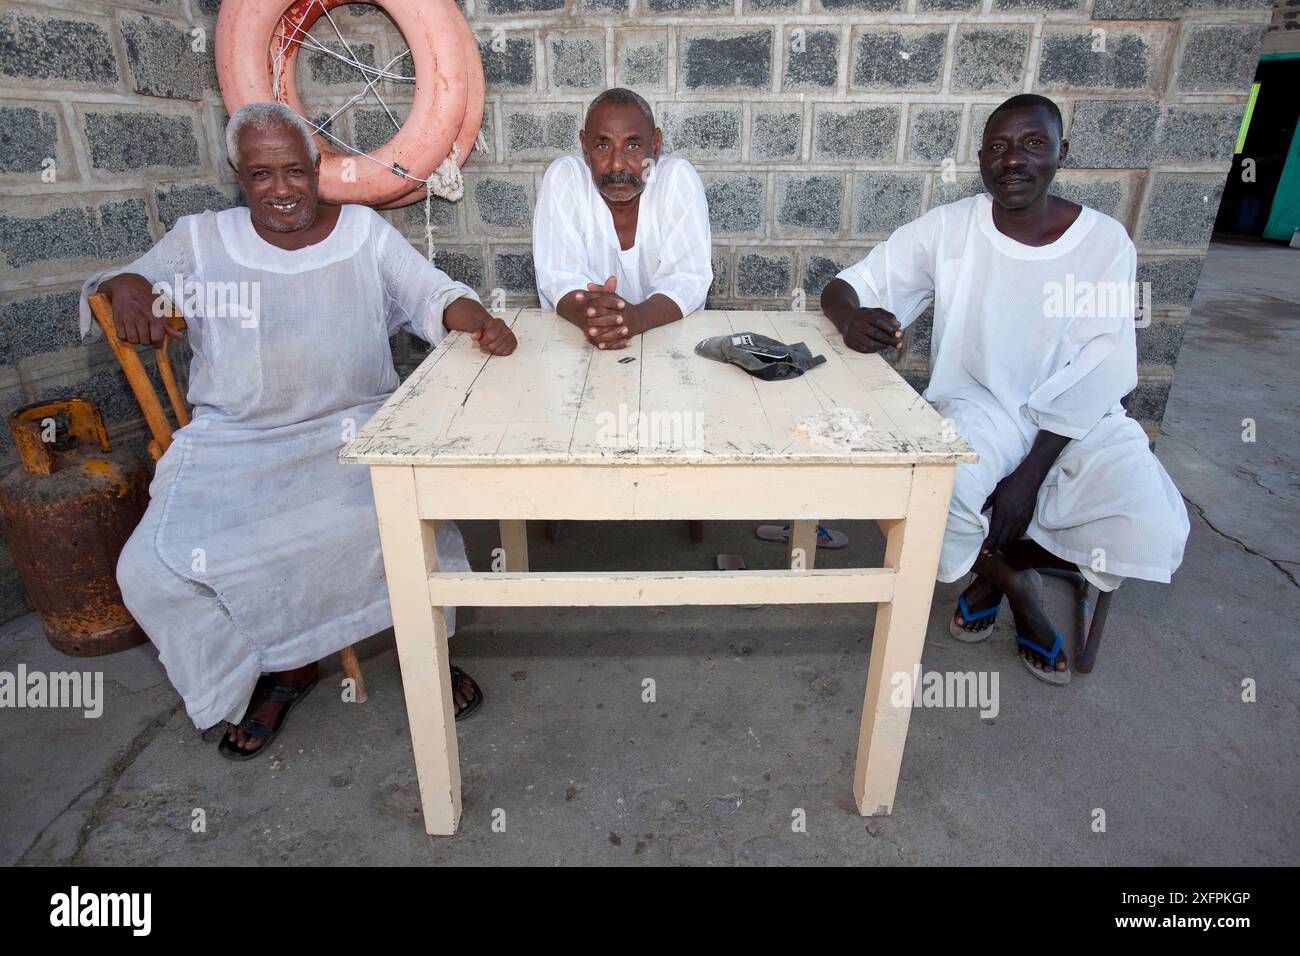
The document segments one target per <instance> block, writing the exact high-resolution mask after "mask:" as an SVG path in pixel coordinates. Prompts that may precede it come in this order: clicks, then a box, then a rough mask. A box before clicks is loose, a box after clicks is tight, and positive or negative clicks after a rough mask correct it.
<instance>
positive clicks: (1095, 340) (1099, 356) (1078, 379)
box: [1026, 236, 1138, 438]
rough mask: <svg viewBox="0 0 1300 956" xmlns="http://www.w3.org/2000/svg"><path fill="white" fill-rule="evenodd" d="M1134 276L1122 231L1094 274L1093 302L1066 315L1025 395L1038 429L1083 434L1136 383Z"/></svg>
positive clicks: (1131, 252)
mask: <svg viewBox="0 0 1300 956" xmlns="http://www.w3.org/2000/svg"><path fill="white" fill-rule="evenodd" d="M1089 278H1091V276H1090V277H1089ZM1136 279H1137V250H1136V249H1134V247H1133V242H1132V241H1131V240H1130V239H1129V238H1128V237H1127V236H1124V237H1123V246H1122V248H1121V249H1120V250H1119V254H1118V255H1117V256H1116V257H1115V258H1114V260H1112V262H1111V264H1110V266H1109V267H1108V268H1107V269H1106V270H1105V271H1104V272H1103V274H1102V275H1100V276H1099V277H1098V283H1097V287H1096V290H1097V291H1096V302H1097V307H1095V308H1092V309H1088V310H1087V313H1088V314H1086V315H1079V316H1076V317H1075V318H1074V319H1073V320H1072V322H1071V323H1070V326H1069V327H1068V328H1067V330H1066V333H1065V335H1063V336H1062V337H1061V340H1060V342H1059V344H1058V345H1057V348H1056V350H1055V352H1054V353H1053V355H1052V356H1051V359H1050V360H1049V363H1048V364H1047V365H1046V366H1045V368H1047V369H1048V370H1049V371H1048V372H1047V377H1046V378H1045V379H1044V380H1043V381H1042V383H1041V384H1040V385H1038V386H1037V387H1035V388H1034V390H1033V392H1031V393H1030V395H1029V400H1028V402H1027V404H1026V409H1027V412H1028V415H1029V418H1030V420H1031V421H1032V422H1033V423H1034V424H1035V425H1037V426H1038V428H1039V429H1041V430H1045V431H1049V432H1054V433H1055V434H1057V435H1063V436H1065V437H1066V438H1083V437H1084V436H1085V435H1087V434H1088V432H1090V431H1091V430H1092V427H1093V426H1094V425H1096V424H1097V422H1099V421H1100V420H1101V418H1102V416H1103V415H1105V414H1106V413H1107V412H1109V411H1110V410H1112V409H1113V408H1115V407H1116V405H1118V404H1119V400H1120V399H1121V398H1123V397H1124V396H1125V395H1127V394H1128V393H1129V392H1131V391H1132V390H1133V389H1134V387H1136V385H1137V380H1138V379H1137V333H1136V332H1135V329H1134V305H1135V303H1134V301H1133V290H1134V289H1135V283H1136Z"/></svg>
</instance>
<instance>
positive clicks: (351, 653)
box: [339, 645, 370, 704]
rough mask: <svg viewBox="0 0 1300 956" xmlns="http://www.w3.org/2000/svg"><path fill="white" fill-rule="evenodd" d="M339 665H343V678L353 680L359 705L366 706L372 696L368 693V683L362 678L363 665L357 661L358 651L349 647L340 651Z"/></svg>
mask: <svg viewBox="0 0 1300 956" xmlns="http://www.w3.org/2000/svg"><path fill="white" fill-rule="evenodd" d="M339 663H340V664H342V665H343V676H344V677H348V678H351V680H352V684H353V686H354V687H356V689H357V701H356V702H357V703H358V704H364V703H365V702H366V698H367V697H369V696H370V695H369V694H367V693H366V682H365V681H364V680H362V678H361V663H360V662H359V661H358V660H357V649H356V647H354V646H351V645H349V646H348V647H345V648H343V650H341V651H339Z"/></svg>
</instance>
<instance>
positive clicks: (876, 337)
mask: <svg viewBox="0 0 1300 956" xmlns="http://www.w3.org/2000/svg"><path fill="white" fill-rule="evenodd" d="M821 306H822V314H824V315H825V316H826V318H828V319H830V320H831V324H832V325H834V326H835V328H837V329H838V330H839V332H840V335H842V336H844V344H845V345H847V346H848V347H849V348H851V349H853V350H854V351H855V352H879V351H881V350H882V349H901V348H902V347H903V342H902V338H903V332H902V328H903V326H902V323H900V322H899V321H898V319H897V318H895V317H894V314H893V313H892V312H889V311H887V310H885V309H866V308H863V307H862V305H861V303H860V302H859V301H858V293H857V292H856V291H855V290H854V288H853V286H851V285H849V284H848V283H847V282H845V281H844V280H843V279H832V280H831V281H830V282H828V283H827V284H826V288H824V289H822V297H821Z"/></svg>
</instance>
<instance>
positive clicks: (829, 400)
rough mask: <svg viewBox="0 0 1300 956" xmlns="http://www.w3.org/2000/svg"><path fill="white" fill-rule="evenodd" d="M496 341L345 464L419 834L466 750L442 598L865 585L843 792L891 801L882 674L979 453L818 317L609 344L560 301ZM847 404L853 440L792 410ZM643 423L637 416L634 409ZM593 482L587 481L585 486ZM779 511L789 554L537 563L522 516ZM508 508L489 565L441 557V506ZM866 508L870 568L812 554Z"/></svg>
mask: <svg viewBox="0 0 1300 956" xmlns="http://www.w3.org/2000/svg"><path fill="white" fill-rule="evenodd" d="M507 321H509V322H510V323H511V325H512V327H513V328H514V330H515V334H516V335H517V336H518V339H519V347H518V349H517V350H516V351H515V353H514V354H513V355H512V356H509V357H506V358H491V357H488V356H486V355H484V354H483V353H481V352H480V351H479V349H478V347H477V345H476V344H475V343H474V342H473V341H472V340H471V339H470V338H469V337H468V336H465V335H462V334H461V333H452V334H451V335H449V336H448V337H447V339H446V340H445V341H444V342H443V344H442V345H440V346H439V347H438V348H437V349H436V350H435V351H434V352H433V353H432V354H431V355H430V356H429V357H428V358H427V359H426V360H425V361H424V363H423V364H422V365H421V366H420V367H419V368H418V369H416V371H415V372H414V373H413V374H412V375H411V376H410V377H409V378H408V379H407V380H406V382H404V383H403V384H402V386H401V388H399V389H398V390H397V392H396V393H395V394H394V395H393V396H392V398H390V399H389V400H388V402H387V403H386V404H385V405H384V406H383V408H381V409H380V410H379V412H378V413H377V414H376V415H375V416H374V417H373V418H372V419H371V420H370V421H369V422H368V423H367V424H366V426H365V427H364V428H363V429H362V430H361V432H360V434H359V435H358V436H357V437H356V439H355V440H354V441H353V442H351V443H350V444H348V445H347V446H346V447H345V448H344V449H343V450H342V452H341V454H340V456H339V460H340V461H343V462H351V463H359V464H364V465H369V466H370V473H371V478H372V480H373V483H374V491H375V507H376V509H377V511H378V515H379V533H380V540H381V542H382V545H383V550H384V568H385V570H386V572H387V576H388V592H389V597H390V600H391V603H392V609H393V626H394V629H395V631H396V635H397V653H398V659H399V661H400V664H401V671H402V680H403V682H404V684H405V686H406V688H407V693H406V704H407V712H408V715H409V717H410V723H411V744H412V746H413V748H414V750H415V765H416V771H417V773H418V775H419V781H420V798H421V802H422V804H423V809H424V823H425V829H426V830H427V831H428V832H429V833H433V834H450V833H454V832H455V831H456V827H457V824H458V823H459V821H460V812H461V802H460V766H459V756H458V752H457V746H456V725H455V721H454V719H453V702H452V692H451V679H450V675H449V671H448V658H447V630H446V624H445V622H444V618H443V614H442V607H443V606H453V607H454V606H475V605H477V606H497V607H524V606H564V605H587V606H597V605H599V606H621V605H626V606H637V607H644V606H650V605H679V604H760V603H768V604H786V603H809V604H816V603H859V602H875V603H877V604H879V605H880V607H879V608H878V609H877V612H876V624H875V634H874V638H873V643H872V648H871V664H870V668H869V671H868V675H867V688H866V700H865V703H864V706H863V709H862V729H861V734H860V736H859V740H858V755H857V766H856V769H855V771H854V774H853V795H854V798H855V800H856V802H857V805H858V809H859V810H860V811H861V812H862V813H863V814H864V815H874V814H885V813H889V812H890V810H891V808H892V806H893V802H894V790H895V787H896V785H897V782H898V772H899V767H900V765H901V762H902V758H903V745H904V742H905V741H906V738H907V724H908V719H909V718H910V716H911V709H910V708H908V707H895V706H893V705H891V703H890V694H889V689H890V681H889V678H890V675H893V674H895V673H898V672H902V673H905V674H908V675H911V674H912V673H913V667H914V665H918V664H919V662H920V660H921V648H922V645H923V643H924V641H925V629H926V622H927V620H928V617H929V612H930V598H931V595H932V593H933V588H934V580H935V569H936V567H937V565H938V560H939V546H940V543H941V541H942V538H943V531H944V524H945V521H946V517H947V508H948V497H949V494H950V492H951V489H952V479H953V472H954V469H955V468H956V466H957V465H958V464H959V463H961V462H970V461H975V460H976V456H975V454H974V452H973V451H972V450H971V448H970V446H969V445H967V444H966V443H965V442H964V441H962V440H961V438H960V437H958V436H957V435H956V434H955V433H954V432H953V430H952V429H951V428H945V426H944V423H943V421H942V420H941V419H940V418H939V416H938V415H937V414H936V413H935V412H934V410H933V409H931V408H930V406H929V405H928V404H926V402H925V401H924V400H922V399H921V397H920V396H919V395H917V393H916V392H915V391H914V390H913V389H912V388H911V387H910V386H908V385H907V383H906V382H904V381H903V379H902V378H901V377H900V376H899V375H898V374H897V373H896V372H895V371H894V370H893V369H891V368H890V367H889V366H888V365H887V364H886V363H885V362H884V361H883V360H882V359H880V358H879V357H878V356H874V355H862V354H860V353H857V352H852V351H850V350H849V349H847V348H846V347H845V346H844V344H843V342H842V340H841V339H840V337H839V336H838V335H837V334H836V333H835V332H834V330H833V328H832V327H831V326H830V323H829V322H827V321H826V320H825V319H824V318H822V317H821V316H819V315H813V314H809V313H792V312H697V313H694V314H692V315H690V316H687V317H686V318H685V319H683V320H682V321H680V322H677V323H675V324H673V325H670V326H667V327H664V328H661V329H655V330H653V331H651V332H649V333H647V334H646V335H643V336H639V337H637V338H635V339H633V340H632V342H631V344H630V345H629V347H628V348H626V349H621V350H614V351H601V350H597V349H593V348H591V347H590V346H589V345H587V343H586V341H585V340H584V338H583V335H582V333H581V331H580V330H579V329H577V328H575V327H573V326H572V325H569V324H568V323H566V322H565V321H563V320H562V319H560V318H559V317H558V316H556V315H555V314H554V313H552V312H546V311H541V310H520V311H518V312H516V313H514V314H513V315H510V316H507ZM743 331H752V332H759V333H762V334H765V335H769V336H772V337H773V338H776V339H780V340H781V341H784V342H790V343H793V342H798V341H804V342H807V343H808V347H809V348H810V349H811V350H812V352H813V354H815V355H816V354H822V355H825V356H826V358H827V362H826V364H825V365H822V366H820V367H818V368H815V369H813V370H812V371H810V372H808V373H806V374H805V375H803V376H802V377H800V378H797V379H792V380H788V381H783V382H764V381H759V380H758V379H755V378H752V377H751V376H749V375H747V374H745V373H744V372H742V371H741V370H740V369H738V368H736V367H734V366H731V365H724V364H722V363H718V362H711V361H709V360H707V359H704V358H701V357H699V356H697V355H695V354H694V351H693V349H694V347H695V344H696V343H697V342H699V341H700V340H701V339H704V338H706V337H708V336H712V335H720V334H724V333H728V332H743ZM835 407H843V408H849V409H855V410H858V411H861V412H864V413H866V414H867V415H868V416H870V420H871V423H872V430H871V432H870V433H869V435H868V439H867V441H866V442H865V444H864V446H863V447H862V448H860V449H859V450H854V451H841V450H832V449H826V448H821V447H818V446H816V445H814V444H813V443H812V442H810V441H809V440H808V439H807V438H806V437H805V436H803V435H801V434H799V433H798V432H797V431H795V429H794V427H793V423H794V422H795V421H796V420H797V419H799V418H801V417H802V416H805V415H808V414H812V413H816V412H820V411H822V410H823V409H831V408H835ZM643 422H644V425H643V424H642V423H643ZM594 488H598V489H599V493H598V494H592V489H594ZM782 517H786V518H789V519H793V521H794V524H793V525H792V534H791V536H790V538H791V540H790V546H789V558H790V565H791V569H790V570H786V569H781V570H751V571H748V572H721V571H716V570H708V571H688V572H682V571H666V572H635V573H630V572H610V573H601V572H568V573H530V572H529V568H528V545H527V537H526V535H525V524H524V522H525V521H527V520H528V519H530V518H531V519H566V518H567V519H577V520H606V521H617V520H629V519H632V520H638V519H644V520H663V519H709V520H718V521H758V520H761V519H780V518H782ZM475 518H478V519H484V518H486V519H493V520H498V521H500V523H501V543H502V548H503V551H504V554H503V555H500V554H499V555H498V558H503V560H498V561H496V562H495V564H496V565H497V569H496V570H493V571H483V572H471V573H446V572H440V571H439V570H438V553H437V548H436V546H435V533H436V527H437V524H438V522H439V521H444V520H455V519H475ZM821 518H827V519H836V518H837V519H866V518H870V519H874V520H876V521H877V522H879V524H880V526H881V528H882V530H883V532H884V535H885V539H886V546H885V560H884V567H879V568H855V569H836V570H818V569H816V568H815V567H814V560H813V559H814V557H815V555H816V523H817V520H818V519H821Z"/></svg>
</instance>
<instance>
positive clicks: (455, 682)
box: [451, 664, 483, 720]
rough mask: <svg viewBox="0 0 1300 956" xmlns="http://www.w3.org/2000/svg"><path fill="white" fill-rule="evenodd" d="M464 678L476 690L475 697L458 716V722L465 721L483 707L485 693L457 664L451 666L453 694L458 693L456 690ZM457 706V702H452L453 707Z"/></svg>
mask: <svg viewBox="0 0 1300 956" xmlns="http://www.w3.org/2000/svg"><path fill="white" fill-rule="evenodd" d="M462 677H464V678H465V679H466V680H468V681H469V686H471V687H473V688H474V696H473V697H471V698H470V699H469V702H468V703H467V704H465V709H464V710H462V711H461V712H460V713H459V714H457V715H456V719H457V720H464V719H465V718H466V717H468V716H469V715H470V714H472V713H474V711H476V710H478V709H479V708H480V707H482V706H483V691H482V689H481V688H480V687H479V686H478V682H477V681H475V680H474V678H472V677H470V676H469V675H468V674H466V673H465V672H464V671H463V670H461V669H460V668H459V667H457V666H456V665H455V664H452V665H451V692H452V693H453V694H454V693H456V689H457V688H458V687H460V679H461V678H462ZM455 704H456V702H455V701H452V706H453V707H454V706H455Z"/></svg>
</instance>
